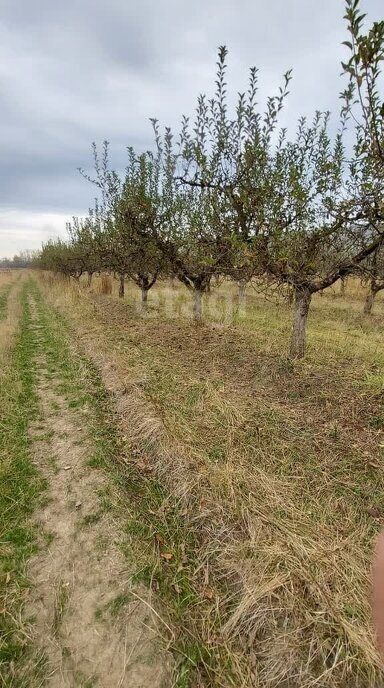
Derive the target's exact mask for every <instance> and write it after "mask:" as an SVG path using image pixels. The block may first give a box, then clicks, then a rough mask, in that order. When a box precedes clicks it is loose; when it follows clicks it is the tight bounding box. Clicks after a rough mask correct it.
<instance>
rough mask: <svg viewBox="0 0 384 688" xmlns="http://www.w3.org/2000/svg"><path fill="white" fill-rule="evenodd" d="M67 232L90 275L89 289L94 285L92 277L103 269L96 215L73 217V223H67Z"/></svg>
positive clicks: (85, 269)
mask: <svg viewBox="0 0 384 688" xmlns="http://www.w3.org/2000/svg"><path fill="white" fill-rule="evenodd" d="M67 231H68V234H69V237H70V244H71V246H72V247H73V248H74V249H76V252H77V253H78V254H79V255H80V256H81V259H82V264H83V268H84V271H85V272H86V273H87V275H88V280H87V284H88V287H90V286H91V284H92V276H93V274H94V273H95V272H98V271H99V270H100V267H101V256H100V251H99V247H98V244H97V242H96V240H95V236H96V232H97V222H95V214H94V213H90V215H89V217H87V218H78V217H73V218H72V222H68V223H67Z"/></svg>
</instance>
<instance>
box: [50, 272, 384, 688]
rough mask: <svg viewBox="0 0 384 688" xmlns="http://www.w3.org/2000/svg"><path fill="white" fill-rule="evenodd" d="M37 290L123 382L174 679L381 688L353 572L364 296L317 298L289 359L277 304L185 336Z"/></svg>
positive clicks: (368, 428)
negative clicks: (306, 335) (302, 350)
mask: <svg viewBox="0 0 384 688" xmlns="http://www.w3.org/2000/svg"><path fill="white" fill-rule="evenodd" d="M50 293H51V296H52V297H54V296H55V293H56V300H57V303H58V304H61V308H63V310H64V312H66V313H67V316H68V317H70V318H71V320H72V324H73V332H74V333H75V336H76V337H80V338H81V340H82V343H83V346H84V347H85V348H86V350H87V351H88V352H89V353H90V355H92V356H93V358H94V360H95V362H96V364H97V366H98V367H99V369H100V370H102V371H103V377H104V380H105V381H106V383H110V387H111V389H112V391H113V389H114V386H115V383H114V380H115V381H117V382H118V383H119V384H120V387H121V388H122V389H125V392H123V391H122V389H120V390H119V395H120V396H118V399H119V400H118V401H117V408H118V410H119V414H120V420H121V426H122V430H123V433H124V437H125V439H126V441H127V443H128V446H129V448H130V449H131V460H130V466H131V467H132V471H133V472H134V474H135V476H136V477H135V478H134V479H133V483H134V484H136V485H138V484H140V483H141V484H142V485H144V484H145V483H146V482H147V484H148V483H150V484H153V485H155V484H156V481H157V483H158V489H157V493H158V499H159V505H158V506H153V505H152V506H151V507H150V513H148V511H147V513H145V512H146V506H145V500H148V502H149V503H151V504H152V502H151V500H150V499H148V497H147V496H145V491H144V492H143V491H142V490H141V489H139V487H138V488H137V490H136V492H137V495H139V497H138V501H139V502H143V503H144V505H143V506H142V507H141V509H142V515H141V516H140V517H139V518H138V519H137V523H136V530H137V531H140V532H141V533H142V534H144V535H145V533H147V537H148V542H149V541H150V539H151V538H152V542H153V540H155V544H156V543H157V544H156V546H157V547H158V549H159V550H160V552H159V562H158V563H157V565H156V567H154V566H153V565H149V566H148V567H147V568H146V567H145V566H143V568H142V570H141V571H138V576H139V579H142V580H143V581H146V582H147V583H148V584H149V585H150V586H154V588H155V589H156V590H158V592H159V593H160V594H162V596H163V600H164V602H165V604H166V605H168V608H169V609H170V614H171V615H172V616H173V613H174V612H173V611H172V610H174V609H175V599H176V600H177V598H178V596H180V598H181V599H182V604H179V608H178V610H179V614H178V617H177V616H173V618H174V620H175V621H174V623H175V627H176V628H182V629H184V632H183V634H182V636H181V639H180V640H181V642H180V643H179V644H178V647H179V649H180V652H181V653H184V654H183V656H184V657H185V665H184V666H189V667H191V666H193V667H194V672H195V673H194V674H192V672H191V671H187V672H186V677H185V683H184V685H195V684H194V683H193V681H196V680H197V679H196V674H197V676H198V680H199V681H200V682H201V685H207V686H210V685H218V686H219V685H220V686H230V685H244V686H251V685H257V686H258V687H259V686H260V687H262V688H264V687H265V688H275V687H277V686H279V687H280V686H289V688H306V687H308V688H309V687H311V686H316V685H321V686H323V687H324V688H347V686H348V688H350V687H354V688H366V686H371V685H372V686H376V685H377V686H379V685H381V684H382V683H383V675H382V672H381V668H380V662H379V659H378V657H377V654H376V651H375V645H374V638H373V632H372V627H371V610H370V581H369V577H370V566H371V558H372V548H373V544H374V539H375V535H376V533H377V531H378V529H379V528H380V526H381V524H382V523H383V519H384V501H383V494H384V471H383V458H384V457H383V448H382V445H383V429H384V423H383V416H382V408H383V406H382V402H383V377H382V361H383V353H382V351H383V346H382V345H383V332H382V329H381V326H380V323H379V322H378V320H376V319H375V318H373V319H371V320H370V321H369V322H368V321H365V320H364V319H362V318H361V316H360V305H361V306H362V302H363V298H364V297H363V296H362V297H361V298H360V301H361V303H360V302H358V301H357V300H356V302H355V301H354V300H353V299H354V296H353V298H351V300H352V301H353V303H355V316H353V315H351V314H350V313H347V309H346V308H344V307H342V304H341V300H340V299H339V298H338V299H336V298H335V299H334V298H333V297H332V296H331V297H327V296H324V297H322V298H319V299H318V301H317V302H315V303H314V307H313V312H312V318H311V320H310V339H311V338H312V342H313V344H312V343H310V347H309V350H308V356H307V358H306V360H305V361H303V362H300V363H297V364H294V363H292V362H291V361H289V360H288V359H287V358H286V356H285V353H284V352H285V345H286V339H284V337H283V336H282V335H283V334H284V333H287V332H288V323H289V319H290V313H289V309H288V307H287V305H286V304H284V303H278V304H271V303H268V302H266V301H264V302H263V300H262V299H261V298H259V297H257V299H255V300H253V299H252V300H251V308H250V310H249V311H247V313H246V314H245V316H243V318H242V320H237V321H236V324H235V326H233V325H231V324H227V325H226V324H224V323H217V322H216V321H215V322H208V323H206V324H205V325H203V326H201V327H199V328H195V327H194V326H193V325H192V324H191V323H190V322H189V321H188V319H187V318H182V317H180V318H166V317H165V316H164V312H163V311H161V310H159V311H157V312H156V311H152V312H151V313H150V314H149V315H148V316H142V315H138V313H137V311H135V309H133V308H132V305H131V304H130V303H128V304H126V305H125V304H121V303H117V302H116V301H115V300H114V299H111V298H109V297H102V296H99V295H95V294H89V295H88V294H87V293H86V292H85V291H83V290H81V288H80V289H79V288H78V287H77V286H74V287H71V286H69V285H67V287H65V285H63V284H62V283H61V282H60V283H59V285H58V290H57V291H56V292H55V289H53V290H52V283H51V284H50ZM64 297H65V301H64ZM348 299H349V297H347V299H346V303H347V304H349V300H348ZM68 304H69V305H70V307H68ZM343 312H345V315H342V313H343ZM317 333H319V337H320V340H321V345H319V347H318V348H317V349H316V346H315V345H314V342H315V339H316V336H317ZM135 481H136V483H135ZM132 499H134V498H132ZM175 505H176V509H175ZM138 508H139V509H140V506H139V507H138ZM159 514H161V517H162V518H163V519H164V520H165V524H166V525H163V527H162V529H160V526H159V524H158V518H159ZM172 514H177V516H176V517H173V516H172ZM176 523H177V525H176ZM131 527H133V526H131ZM157 534H158V535H159V538H158V539H156V537H157ZM164 553H165V554H171V555H172V558H170V559H169V560H165V561H164V558H163V557H162V556H161V555H162V554H164ZM173 562H175V563H176V567H175V570H173V568H172V563H173ZM164 570H166V572H167V573H168V572H169V571H172V572H173V575H174V581H173V587H172V585H170V586H169V585H168V584H167V583H166V582H164V578H167V576H164ZM178 571H179V572H180V573H182V575H183V577H184V579H187V584H185V583H182V584H179V582H178V579H177V575H178V573H177V572H178ZM188 589H189V591H190V592H189V593H188V592H186V591H188ZM172 590H173V600H172ZM185 634H187V635H188V634H189V639H190V641H191V642H189V643H186V645H184V646H183V644H182V642H183V641H184V639H185ZM192 641H194V642H192ZM193 662H194V664H193ZM188 674H189V675H188ZM191 676H192V678H191ZM180 680H182V679H180ZM188 681H189V683H188ZM180 685H183V683H181V684H180Z"/></svg>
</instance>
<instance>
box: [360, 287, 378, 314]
mask: <svg viewBox="0 0 384 688" xmlns="http://www.w3.org/2000/svg"><path fill="white" fill-rule="evenodd" d="M378 291H379V290H378V289H377V288H376V285H375V283H374V282H371V284H370V288H369V292H368V295H367V298H366V299H365V304H364V315H371V313H372V306H373V302H374V300H375V298H376V294H377V292H378Z"/></svg>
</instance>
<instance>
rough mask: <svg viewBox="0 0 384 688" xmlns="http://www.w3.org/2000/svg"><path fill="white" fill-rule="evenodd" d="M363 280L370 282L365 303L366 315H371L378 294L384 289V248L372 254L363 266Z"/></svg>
mask: <svg viewBox="0 0 384 688" xmlns="http://www.w3.org/2000/svg"><path fill="white" fill-rule="evenodd" d="M362 272H363V281H365V282H368V285H369V288H368V294H367V297H366V300H365V304H364V315H371V313H372V307H373V304H374V301H375V298H376V296H377V294H378V293H379V292H380V291H382V290H383V289H384V249H383V247H382V246H381V247H380V249H378V250H377V251H375V253H373V254H372V256H370V257H369V258H368V259H367V261H366V262H365V264H363V266H362Z"/></svg>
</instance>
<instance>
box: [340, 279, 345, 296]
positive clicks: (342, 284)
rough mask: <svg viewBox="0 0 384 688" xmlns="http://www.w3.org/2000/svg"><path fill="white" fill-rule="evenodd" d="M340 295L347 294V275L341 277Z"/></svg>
mask: <svg viewBox="0 0 384 688" xmlns="http://www.w3.org/2000/svg"><path fill="white" fill-rule="evenodd" d="M340 296H345V277H341V279H340Z"/></svg>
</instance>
